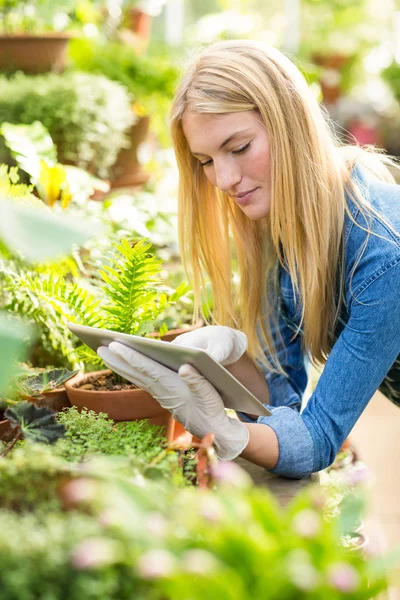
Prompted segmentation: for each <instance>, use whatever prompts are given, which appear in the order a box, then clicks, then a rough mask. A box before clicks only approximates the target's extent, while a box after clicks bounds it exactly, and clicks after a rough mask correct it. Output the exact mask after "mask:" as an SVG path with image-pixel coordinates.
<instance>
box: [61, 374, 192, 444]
mask: <svg viewBox="0 0 400 600" xmlns="http://www.w3.org/2000/svg"><path fill="white" fill-rule="evenodd" d="M110 373H111V371H110V370H104V371H95V372H93V373H86V374H83V373H78V375H75V377H73V378H72V379H69V380H68V381H66V382H65V388H66V390H67V394H68V399H69V401H70V403H71V405H72V406H76V407H77V408H80V409H81V408H87V409H89V410H93V411H94V412H96V413H100V412H103V413H106V414H107V415H108V417H109V418H110V419H113V421H137V420H139V419H147V420H148V421H149V423H150V424H151V425H159V426H161V427H164V428H165V436H166V438H167V440H168V442H171V441H173V440H174V439H176V438H177V437H179V436H181V435H182V434H183V433H184V432H185V430H184V428H183V427H182V425H181V424H180V423H178V422H177V421H175V420H174V419H173V418H172V416H171V413H170V412H169V411H168V410H166V409H165V408H163V407H162V406H160V404H159V403H158V402H157V400H155V399H154V398H153V397H152V396H151V395H150V394H149V393H147V392H145V391H144V390H141V389H139V388H136V389H133V388H132V389H127V390H105V391H102V390H93V389H84V388H83V389H82V387H81V386H86V385H88V384H89V385H90V383H91V382H92V381H93V380H95V379H96V378H98V377H101V376H102V375H108V374H110Z"/></svg>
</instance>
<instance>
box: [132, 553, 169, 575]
mask: <svg viewBox="0 0 400 600" xmlns="http://www.w3.org/2000/svg"><path fill="white" fill-rule="evenodd" d="M175 566H176V561H175V558H174V556H173V555H172V554H171V553H170V552H167V550H161V549H155V550H149V551H148V552H145V553H144V554H142V556H140V558H139V559H138V561H137V563H136V569H137V572H138V573H139V575H141V576H142V577H144V578H145V579H159V578H160V577H167V576H168V575H170V574H171V573H172V572H173V571H174V570H175Z"/></svg>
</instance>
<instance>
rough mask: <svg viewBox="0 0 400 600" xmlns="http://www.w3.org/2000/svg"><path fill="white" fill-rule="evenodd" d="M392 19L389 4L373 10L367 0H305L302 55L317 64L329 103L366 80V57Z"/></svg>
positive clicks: (323, 98) (323, 93) (337, 99)
mask: <svg viewBox="0 0 400 600" xmlns="http://www.w3.org/2000/svg"><path fill="white" fill-rule="evenodd" d="M377 19H378V21H377ZM378 23H379V25H378ZM389 23H390V7H389V6H388V7H387V8H386V7H384V6H382V9H381V10H380V11H379V14H378V13H377V12H376V11H374V12H373V13H372V12H371V4H370V3H369V2H368V0H352V1H351V2H350V1H347V0H345V1H342V0H326V1H324V2H315V1H314V0H304V2H303V3H302V14H301V33H302V35H301V44H300V48H299V59H300V62H305V63H306V62H309V63H311V64H313V65H315V68H316V69H317V71H318V79H319V84H320V87H321V92H322V100H323V101H324V102H325V103H326V104H328V105H335V104H337V102H338V101H339V99H340V98H341V97H342V96H343V95H344V94H346V93H348V92H349V91H350V90H351V89H352V87H354V86H355V85H357V84H359V83H360V82H362V81H363V78H365V76H366V72H365V68H364V61H363V59H364V57H365V55H366V53H368V52H369V51H370V50H371V49H372V48H373V47H374V46H377V45H379V44H380V43H381V40H380V36H381V34H382V30H384V29H385V27H386V28H387V26H388V24H389Z"/></svg>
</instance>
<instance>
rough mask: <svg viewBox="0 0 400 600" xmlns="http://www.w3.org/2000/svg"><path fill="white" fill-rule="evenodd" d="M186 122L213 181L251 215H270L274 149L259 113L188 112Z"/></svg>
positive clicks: (189, 138) (195, 150)
mask: <svg viewBox="0 0 400 600" xmlns="http://www.w3.org/2000/svg"><path fill="white" fill-rule="evenodd" d="M182 126H183V132H184V134H185V137H186V139H187V142H188V144H189V147H190V150H191V152H192V154H193V155H194V156H195V157H196V158H197V159H198V161H199V163H200V165H201V168H202V169H204V174H205V176H206V177H207V179H208V180H209V181H210V183H212V185H215V186H216V187H217V188H219V189H220V190H221V191H223V192H226V193H227V194H228V195H229V196H231V197H232V198H233V200H234V201H235V202H236V203H237V204H238V206H239V207H240V208H241V210H242V211H243V212H244V214H245V215H247V216H248V217H249V218H250V219H254V220H255V219H261V218H263V217H265V216H267V215H268V213H269V211H270V208H271V175H270V149H269V142H268V136H267V131H266V129H265V126H264V124H263V122H262V119H261V116H260V115H259V113H258V112H257V111H255V110H249V111H245V112H238V113H225V114H218V115H217V114H212V115H210V114H201V113H193V112H187V113H185V114H184V115H183V118H182Z"/></svg>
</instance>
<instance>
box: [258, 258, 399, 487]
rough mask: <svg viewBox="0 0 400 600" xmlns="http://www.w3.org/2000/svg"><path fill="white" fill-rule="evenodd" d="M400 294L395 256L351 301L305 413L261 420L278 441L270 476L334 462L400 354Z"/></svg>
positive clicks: (300, 473)
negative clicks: (341, 328) (275, 457)
mask: <svg viewBox="0 0 400 600" xmlns="http://www.w3.org/2000/svg"><path fill="white" fill-rule="evenodd" d="M399 291H400V256H399V255H398V254H397V255H396V256H395V257H392V258H391V259H390V260H388V261H387V262H386V263H385V264H384V265H383V266H380V267H379V268H378V269H376V270H375V271H374V272H373V273H372V274H371V275H370V276H369V277H368V278H367V279H366V280H365V282H364V285H363V286H362V290H361V291H360V293H359V294H358V296H357V297H355V298H353V301H352V305H351V308H350V310H349V315H350V316H349V320H348V322H347V324H346V326H345V327H344V329H343V331H342V333H341V334H340V336H339V338H338V340H337V342H336V343H335V345H334V347H333V348H332V351H331V353H330V355H329V358H328V360H327V362H326V365H325V368H324V371H323V373H322V375H321V377H320V379H319V382H318V385H317V387H316V389H315V392H314V393H313V394H312V396H311V398H310V399H309V401H308V403H307V406H306V408H305V410H304V411H303V413H302V414H301V415H300V414H299V413H298V412H297V411H294V410H292V409H290V408H288V407H280V408H275V409H274V408H273V409H272V413H273V414H272V416H271V417H259V418H258V420H257V422H258V423H264V424H265V425H268V426H269V427H271V428H272V429H273V430H274V431H275V433H276V435H277V438H278V443H279V460H278V463H277V465H276V467H275V468H274V469H272V470H271V472H272V473H276V474H278V475H284V476H287V477H292V478H299V477H305V476H306V475H309V474H310V473H312V472H315V471H319V470H321V469H324V468H326V467H327V466H328V465H330V464H331V463H332V462H333V460H334V459H335V456H336V454H337V451H338V450H339V448H340V446H341V445H342V443H343V441H344V440H345V438H346V437H347V435H348V434H349V433H350V431H351V429H352V428H353V426H354V425H355V423H356V421H357V420H358V418H359V417H360V415H361V413H362V412H363V410H364V409H365V407H366V405H367V404H368V402H369V400H370V399H371V397H372V396H373V394H374V393H375V391H376V390H377V389H378V387H379V385H380V384H381V383H382V381H383V379H384V377H385V375H386V374H387V372H388V371H389V370H390V368H391V366H392V365H393V363H394V361H395V360H396V358H397V356H398V354H399V352H400V293H399ZM288 385H289V384H288Z"/></svg>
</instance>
